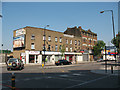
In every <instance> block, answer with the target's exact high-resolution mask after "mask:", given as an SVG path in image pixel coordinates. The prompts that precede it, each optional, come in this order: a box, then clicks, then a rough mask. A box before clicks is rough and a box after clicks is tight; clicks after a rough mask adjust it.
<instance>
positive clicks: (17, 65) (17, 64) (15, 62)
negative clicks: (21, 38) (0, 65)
mask: <svg viewBox="0 0 120 90" xmlns="http://www.w3.org/2000/svg"><path fill="white" fill-rule="evenodd" d="M23 68H24V64H23V61H22V60H20V59H16V58H10V59H9V60H8V62H7V70H11V69H20V70H21V69H23Z"/></svg>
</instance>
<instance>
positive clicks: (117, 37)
mask: <svg viewBox="0 0 120 90" xmlns="http://www.w3.org/2000/svg"><path fill="white" fill-rule="evenodd" d="M111 43H112V44H114V45H115V46H116V48H119V43H120V33H119V34H118V35H116V38H113V39H112V40H111Z"/></svg>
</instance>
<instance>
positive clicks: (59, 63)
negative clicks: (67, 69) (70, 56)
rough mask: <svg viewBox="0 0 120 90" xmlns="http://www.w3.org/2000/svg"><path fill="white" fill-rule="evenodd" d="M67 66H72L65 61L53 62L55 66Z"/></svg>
mask: <svg viewBox="0 0 120 90" xmlns="http://www.w3.org/2000/svg"><path fill="white" fill-rule="evenodd" d="M69 64H72V63H71V62H69V61H67V60H64V59H63V60H58V61H56V62H55V65H57V66H58V65H69Z"/></svg>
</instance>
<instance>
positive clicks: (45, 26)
mask: <svg viewBox="0 0 120 90" xmlns="http://www.w3.org/2000/svg"><path fill="white" fill-rule="evenodd" d="M46 27H49V25H46V26H45V27H44V49H43V51H44V65H45V29H46Z"/></svg>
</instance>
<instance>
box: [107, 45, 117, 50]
mask: <svg viewBox="0 0 120 90" xmlns="http://www.w3.org/2000/svg"><path fill="white" fill-rule="evenodd" d="M106 49H116V47H115V46H106Z"/></svg>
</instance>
